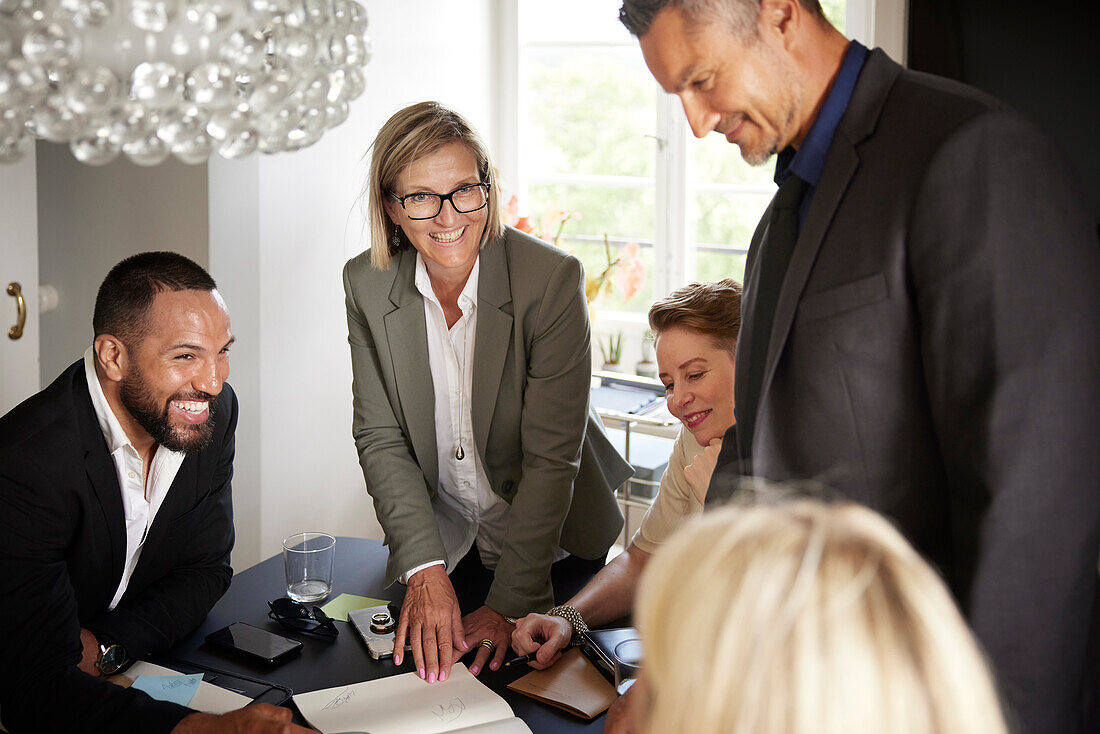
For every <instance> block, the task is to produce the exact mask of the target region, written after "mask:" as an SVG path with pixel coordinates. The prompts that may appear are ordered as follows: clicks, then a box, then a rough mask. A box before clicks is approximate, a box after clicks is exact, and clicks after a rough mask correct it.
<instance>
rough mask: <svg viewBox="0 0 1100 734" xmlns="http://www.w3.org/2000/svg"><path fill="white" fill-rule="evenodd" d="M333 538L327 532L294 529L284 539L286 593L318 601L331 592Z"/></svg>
mask: <svg viewBox="0 0 1100 734" xmlns="http://www.w3.org/2000/svg"><path fill="white" fill-rule="evenodd" d="M335 555H336V538H334V537H332V536H331V535H329V534H328V533H296V534H294V535H291V536H290V537H288V538H286V539H285V540H283V563H284V564H285V565H286V595H287V596H289V597H290V598H291V599H293V600H294V601H303V602H314V601H320V600H322V599H324V598H325V597H327V596H328V595H329V594H330V593H331V592H332V559H333V557H334V556H335Z"/></svg>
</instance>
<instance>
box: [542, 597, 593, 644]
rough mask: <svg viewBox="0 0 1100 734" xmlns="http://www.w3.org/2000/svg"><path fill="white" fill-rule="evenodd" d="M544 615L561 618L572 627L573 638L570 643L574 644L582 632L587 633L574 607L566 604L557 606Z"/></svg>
mask: <svg viewBox="0 0 1100 734" xmlns="http://www.w3.org/2000/svg"><path fill="white" fill-rule="evenodd" d="M546 615H547V616H548V617H561V618H562V619H564V620H565V621H566V622H568V623H569V624H570V625H572V626H573V638H572V640H571V642H576V641H577V638H578V637H580V635H581V633H582V632H587V631H588V625H587V624H585V623H584V619H583V618H582V617H581V613H580V612H578V611H577V610H576V608H575V607H571V606H569V605H568V604H559V605H558V606H556V607H554V608H553V609H551V610H550V611H548V612H547V613H546Z"/></svg>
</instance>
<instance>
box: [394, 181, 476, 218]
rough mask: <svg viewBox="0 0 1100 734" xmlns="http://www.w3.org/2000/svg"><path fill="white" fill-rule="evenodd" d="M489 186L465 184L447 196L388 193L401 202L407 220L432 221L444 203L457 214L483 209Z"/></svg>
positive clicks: (420, 193) (418, 193)
mask: <svg viewBox="0 0 1100 734" xmlns="http://www.w3.org/2000/svg"><path fill="white" fill-rule="evenodd" d="M489 185H490V182H489V181H486V182H485V183H476V184H467V185H465V186H459V187H458V188H457V189H455V190H454V191H452V192H451V193H449V194H432V193H428V192H417V193H414V194H406V195H405V196H398V195H397V194H395V193H393V192H392V191H391V192H388V193H389V195H390V196H391V197H392V198H393V199H394V200H396V201H399V202H401V208H402V209H404V210H405V214H407V215H408V216H409V219H434V218H435V217H438V216H439V212H441V211H443V202H445V201H449V202H451V206H452V207H454V210H455V211H456V212H458V213H459V214H469V213H470V212H476V211H477V210H478V209H484V208H485V207H486V205H488V203H489Z"/></svg>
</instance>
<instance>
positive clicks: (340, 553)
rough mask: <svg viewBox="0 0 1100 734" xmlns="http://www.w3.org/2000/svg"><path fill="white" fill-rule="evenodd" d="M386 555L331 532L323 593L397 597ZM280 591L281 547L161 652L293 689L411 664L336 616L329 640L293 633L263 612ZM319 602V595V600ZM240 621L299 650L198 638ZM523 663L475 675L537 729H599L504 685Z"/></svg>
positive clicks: (403, 669) (598, 723) (545, 733)
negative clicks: (332, 549)
mask: <svg viewBox="0 0 1100 734" xmlns="http://www.w3.org/2000/svg"><path fill="white" fill-rule="evenodd" d="M386 558H387V552H386V549H385V548H384V547H383V545H382V543H381V542H379V541H377V540H364V539H362V538H345V537H340V538H337V540H336V557H335V560H334V561H333V570H332V578H333V583H332V594H331V595H330V596H329V599H334V598H336V597H337V596H338V595H340V594H345V593H346V594H358V595H360V596H369V597H373V598H376V599H386V600H389V601H399V600H400V599H401V597H402V596H403V594H404V587H402V586H401V585H400V584H394V586H392V587H391V588H389V589H383V588H382V582H383V575H384V572H385V567H386ZM578 585H579V584H578ZM555 591H556V594H555V595H556V596H557V597H558V598H559V599H567V598H569V597H570V596H571V595H572V594H573V593H574V592H575V591H576V589H575V588H574V589H569V588H566V589H555ZM281 596H286V577H285V574H284V570H283V557H282V554H281V553H280V554H279V555H277V556H274V557H272V558H268V559H267V560H266V561H263V562H261V563H259V564H257V565H255V566H253V567H251V568H249V569H246V570H244V571H242V572H240V573H238V574H236V575H235V576H234V577H233V582H232V584H231V585H230V586H229V590H228V591H227V592H226V593H225V596H223V597H222V598H221V600H220V601H218V603H217V604H216V605H214V608H213V609H212V610H211V611H210V614H209V615H208V616H207V618H206V621H205V622H203V624H202V626H201V627H199V628H198V629H197V630H195V631H194V632H192V633H191V634H190V635H188V636H187V637H186V638H184V639H183V640H181V641H180V642H179V644H177V645H176V646H174V647H173V648H172V649H170V650H169V651H168V652H167V653H165V657H167V658H173V659H176V660H180V661H184V662H190V663H194V664H196V665H200V666H205V667H209V668H215V669H218V670H223V671H225V672H229V673H240V674H243V675H248V676H252V677H255V678H260V679H263V680H266V681H270V682H272V683H278V684H280V685H284V686H287V687H289V688H291V689H293V691H294V692H295V693H306V692H308V691H316V690H320V689H323V688H331V687H333V686H343V685H348V684H351V683H358V682H360V681H364V680H373V679H375V678H384V677H386V676H389V675H394V674H397V673H407V672H411V671H413V670H414V669H415V668H414V666H413V662H412V654H411V653H410V654H409V655H408V656H407V659H406V661H405V662H404V663H403V664H402V665H400V666H397V665H394V664H393V661H392V660H374V659H372V658H371V657H370V655H369V654H368V653H367V646H366V645H365V644H364V643H363V641H362V639H360V637H359V635H358V634H357V633H356V631H355V628H354V627H352V626H351V624H350V623H348V622H340V621H337V622H336V623H335V624H336V626H337V627H338V628H339V630H340V634H339V635H338V636H337V638H336V640H335V642H327V641H325V640H323V639H319V638H317V637H314V636H312V635H308V634H298V633H295V632H293V631H291V630H288V629H286V628H285V627H283V626H281V625H280V624H279V623H278V622H276V621H274V620H271V619H268V616H267V612H268V607H267V602H268V601H271V600H273V599H278V598H279V597H281ZM326 601H328V600H326ZM324 603H325V602H321V604H324ZM238 621H240V622H248V623H249V624H253V625H255V626H257V627H260V628H263V629H266V630H270V631H271V632H274V633H276V634H280V635H285V636H286V637H290V638H292V639H298V640H301V641H302V645H303V647H302V653H301V655H298V656H296V657H294V658H292V659H291V660H289V661H287V662H285V663H282V664H279V665H274V666H272V665H268V664H266V663H262V662H258V661H257V662H253V661H251V660H249V659H248V658H245V657H243V656H240V655H237V654H234V653H233V652H232V651H229V650H225V651H223V650H221V649H219V648H216V647H212V646H211V645H207V644H205V642H204V639H205V637H206V636H207V635H208V634H210V633H211V632H213V631H215V630H218V629H221V628H222V627H225V626H226V625H228V624H232V623H233V622H238ZM472 661H473V653H472V652H471V653H470V654H469V655H467V656H466V657H465V658H463V660H462V662H464V663H466V664H467V665H469V664H470V663H471V662H472ZM528 670H530V668H528V667H527V666H526V665H522V666H515V669H511V668H504V667H502V668H501V669H500V670H499V671H496V672H493V671H491V670H488V669H486V670H485V671H483V672H482V673H481V675H480V676H479V678H480V680H481V681H483V682H484V683H485V684H486V685H488V686H489V688H491V689H493V690H494V691H496V692H497V693H498V694H500V695H501V696H503V697H504V700H505V701H507V702H508V705H509V706H511V707H512V710H513V711H515V713H516V716H518V717H519V718H521V719H523V721H524V722H526V723H527V725H528V726H529V727H530V728H531V731H532V732H534V733H535V734H551V733H556V732H563V733H565V734H573V733H574V732H591V733H593V734H594V733H596V732H602V731H603V724H604V716H603V715H601V716H599V717H597V718H595V719H593V720H592V721H584V720H583V719H580V718H577V717H575V716H571V715H569V714H566V713H564V712H562V711H559V710H557V709H555V708H553V707H551V706H547V705H545V704H542V703H539V702H538V701H535V700H534V699H531V698H528V697H527V696H521V695H520V694H518V693H514V692H512V691H509V690H507V688H506V686H507V685H508V684H509V683H510V682H511V681H513V680H514V679H516V678H518V677H520V676H521V675H524V674H525V673H526V672H528ZM286 705H288V706H291V707H292V708H294V711H295V721H296V722H297V723H300V724H305V723H306V722H305V721H304V720H303V719H302V718H301V714H299V713H298V711H297V708H296V707H294V706H293V704H291V703H289V702H288V703H287V704H286Z"/></svg>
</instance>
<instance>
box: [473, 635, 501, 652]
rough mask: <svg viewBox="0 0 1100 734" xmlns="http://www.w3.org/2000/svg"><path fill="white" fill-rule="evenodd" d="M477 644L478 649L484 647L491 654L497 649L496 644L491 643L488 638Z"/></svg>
mask: <svg viewBox="0 0 1100 734" xmlns="http://www.w3.org/2000/svg"><path fill="white" fill-rule="evenodd" d="M477 644H478V646H479V647H484V648H485V649H486V650H488V651H489V652H490V653H492V652H493V651H494V650H496V649H497V644H496V643H495V642H493V641H492V640H490V639H489V638H488V637H486V638H485V639H484V640H482V641H481V642H479V643H477Z"/></svg>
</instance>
